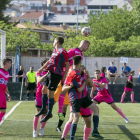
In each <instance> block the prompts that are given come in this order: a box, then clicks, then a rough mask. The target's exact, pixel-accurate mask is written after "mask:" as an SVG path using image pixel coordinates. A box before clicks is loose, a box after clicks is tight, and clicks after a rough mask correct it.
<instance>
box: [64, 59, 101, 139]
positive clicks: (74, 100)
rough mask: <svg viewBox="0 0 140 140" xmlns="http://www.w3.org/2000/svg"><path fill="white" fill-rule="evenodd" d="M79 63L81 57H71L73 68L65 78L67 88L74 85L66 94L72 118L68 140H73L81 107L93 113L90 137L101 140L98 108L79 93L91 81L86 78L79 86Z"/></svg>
mask: <svg viewBox="0 0 140 140" xmlns="http://www.w3.org/2000/svg"><path fill="white" fill-rule="evenodd" d="M81 61H82V58H81V56H74V57H73V66H72V68H71V69H70V70H69V72H68V76H67V78H66V83H67V85H68V86H70V85H71V84H72V85H74V87H73V88H71V89H70V90H69V93H68V94H69V98H70V103H71V106H72V117H73V121H72V124H71V134H70V140H74V136H75V132H76V129H77V123H78V120H79V116H80V108H81V107H83V108H84V109H85V108H90V109H91V110H93V111H94V116H93V122H94V131H93V133H92V136H93V137H97V138H102V136H100V134H99V133H98V123H99V108H98V107H97V106H96V105H95V104H94V103H93V102H92V101H91V100H89V99H88V97H87V96H85V95H84V94H82V93H81V92H82V91H83V89H84V88H85V85H86V84H88V83H89V82H91V80H90V79H89V78H88V79H85V80H84V82H83V84H81V75H80V73H79V69H80V66H81ZM67 85H64V87H63V89H64V88H65V86H66V87H67Z"/></svg>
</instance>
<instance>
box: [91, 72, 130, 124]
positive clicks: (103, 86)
mask: <svg viewBox="0 0 140 140" xmlns="http://www.w3.org/2000/svg"><path fill="white" fill-rule="evenodd" d="M94 76H95V79H93V87H92V89H91V94H90V97H91V98H93V92H94V90H95V88H96V89H97V91H98V93H97V95H96V96H95V97H94V98H93V102H94V103H95V104H100V103H101V102H106V103H108V104H109V105H111V107H112V108H113V109H114V110H116V111H117V112H118V113H119V114H120V115H121V116H122V117H123V118H124V120H125V122H126V123H129V120H128V119H127V117H126V116H125V115H124V114H123V112H122V111H121V109H120V108H118V107H117V106H116V104H115V103H114V100H113V98H112V96H111V93H110V91H109V87H108V82H107V80H106V78H104V77H101V76H100V70H96V71H95V72H94Z"/></svg>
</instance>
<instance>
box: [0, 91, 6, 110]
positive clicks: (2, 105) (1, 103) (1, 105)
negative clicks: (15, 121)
mask: <svg viewBox="0 0 140 140" xmlns="http://www.w3.org/2000/svg"><path fill="white" fill-rule="evenodd" d="M6 107H7V105H6V97H5V93H2V94H1V93H0V109H6Z"/></svg>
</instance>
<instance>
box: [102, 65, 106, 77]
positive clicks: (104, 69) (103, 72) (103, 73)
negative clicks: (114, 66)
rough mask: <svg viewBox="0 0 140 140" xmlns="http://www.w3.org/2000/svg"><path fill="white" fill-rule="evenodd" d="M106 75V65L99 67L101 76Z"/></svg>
mask: <svg viewBox="0 0 140 140" xmlns="http://www.w3.org/2000/svg"><path fill="white" fill-rule="evenodd" d="M105 75H106V67H102V68H101V77H105Z"/></svg>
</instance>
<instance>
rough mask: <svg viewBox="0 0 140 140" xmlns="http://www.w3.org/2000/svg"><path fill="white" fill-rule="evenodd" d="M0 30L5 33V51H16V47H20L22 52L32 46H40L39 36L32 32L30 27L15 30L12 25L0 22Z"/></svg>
mask: <svg viewBox="0 0 140 140" xmlns="http://www.w3.org/2000/svg"><path fill="white" fill-rule="evenodd" d="M0 29H2V30H4V31H6V50H7V51H8V50H16V49H15V48H16V46H22V50H26V48H30V47H34V46H40V47H41V46H42V44H41V40H40V39H39V35H38V33H36V32H32V30H31V28H30V27H27V28H25V29H21V28H16V27H15V26H13V25H12V24H11V25H9V24H6V23H4V22H3V21H0Z"/></svg>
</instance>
